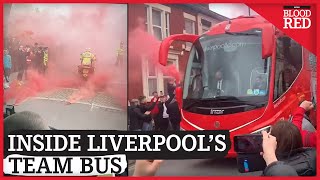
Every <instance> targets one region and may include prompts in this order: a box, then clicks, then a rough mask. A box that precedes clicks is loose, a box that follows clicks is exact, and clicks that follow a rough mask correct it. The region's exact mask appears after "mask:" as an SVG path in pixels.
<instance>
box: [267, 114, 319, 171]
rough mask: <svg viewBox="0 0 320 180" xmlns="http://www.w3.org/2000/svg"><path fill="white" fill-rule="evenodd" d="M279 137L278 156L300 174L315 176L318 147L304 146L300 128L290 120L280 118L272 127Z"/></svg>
mask: <svg viewBox="0 0 320 180" xmlns="http://www.w3.org/2000/svg"><path fill="white" fill-rule="evenodd" d="M271 135H272V136H274V137H276V139H277V149H276V155H277V158H278V159H279V160H281V161H284V162H285V163H286V164H288V165H290V166H292V167H293V168H294V169H295V170H296V172H297V174H298V175H299V176H313V175H315V172H316V149H315V148H303V140H302V135H301V133H300V130H299V128H297V126H296V125H294V124H293V123H291V122H289V121H285V120H280V121H278V122H276V123H275V124H274V125H273V126H272V127H271Z"/></svg>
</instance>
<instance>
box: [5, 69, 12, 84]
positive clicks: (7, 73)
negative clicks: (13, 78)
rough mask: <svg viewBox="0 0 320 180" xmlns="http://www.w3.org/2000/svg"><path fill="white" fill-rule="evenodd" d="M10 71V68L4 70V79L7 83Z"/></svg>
mask: <svg viewBox="0 0 320 180" xmlns="http://www.w3.org/2000/svg"><path fill="white" fill-rule="evenodd" d="M10 73H11V69H10V68H4V77H5V79H6V81H7V82H9V77H10Z"/></svg>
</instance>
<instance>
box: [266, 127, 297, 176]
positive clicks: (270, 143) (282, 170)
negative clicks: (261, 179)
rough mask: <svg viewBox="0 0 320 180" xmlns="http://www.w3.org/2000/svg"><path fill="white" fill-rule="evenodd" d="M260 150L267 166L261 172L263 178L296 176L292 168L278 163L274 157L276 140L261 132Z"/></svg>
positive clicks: (281, 162) (280, 162)
mask: <svg viewBox="0 0 320 180" xmlns="http://www.w3.org/2000/svg"><path fill="white" fill-rule="evenodd" d="M262 149H263V152H261V155H262V156H263V159H264V160H265V162H266V165H267V167H266V168H265V169H264V171H263V175H264V176H298V174H297V172H296V170H295V169H294V168H293V167H292V166H290V165H288V164H286V163H284V162H283V161H278V158H277V156H276V149H277V139H276V137H274V136H272V135H270V134H269V133H267V132H266V131H263V132H262Z"/></svg>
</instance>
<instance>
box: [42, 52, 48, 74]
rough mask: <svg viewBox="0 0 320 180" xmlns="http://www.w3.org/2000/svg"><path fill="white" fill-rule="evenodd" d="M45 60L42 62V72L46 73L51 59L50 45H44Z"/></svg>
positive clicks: (43, 56)
mask: <svg viewBox="0 0 320 180" xmlns="http://www.w3.org/2000/svg"><path fill="white" fill-rule="evenodd" d="M42 58H43V62H42V73H43V74H45V73H46V71H47V69H48V60H49V50H48V47H44V49H43V54H42Z"/></svg>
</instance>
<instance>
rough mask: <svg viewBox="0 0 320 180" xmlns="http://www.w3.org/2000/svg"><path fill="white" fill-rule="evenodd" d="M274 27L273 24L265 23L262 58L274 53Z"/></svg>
mask: <svg viewBox="0 0 320 180" xmlns="http://www.w3.org/2000/svg"><path fill="white" fill-rule="evenodd" d="M274 33H275V32H274V28H273V26H272V25H269V24H268V25H265V26H264V27H263V28H262V59H266V58H268V57H269V56H271V55H272V52H273V45H274Z"/></svg>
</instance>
